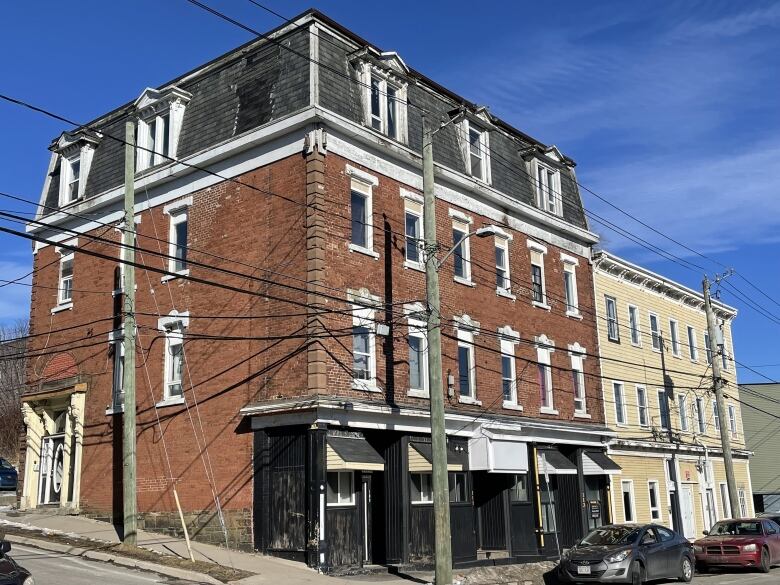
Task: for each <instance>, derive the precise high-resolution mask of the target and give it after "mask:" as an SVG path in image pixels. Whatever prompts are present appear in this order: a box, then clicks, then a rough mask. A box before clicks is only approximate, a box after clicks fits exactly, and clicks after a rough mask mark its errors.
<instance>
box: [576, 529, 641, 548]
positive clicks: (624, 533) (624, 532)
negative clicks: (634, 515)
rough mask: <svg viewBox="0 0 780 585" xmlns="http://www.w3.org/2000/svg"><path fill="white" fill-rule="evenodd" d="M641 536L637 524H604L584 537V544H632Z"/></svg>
mask: <svg viewBox="0 0 780 585" xmlns="http://www.w3.org/2000/svg"><path fill="white" fill-rule="evenodd" d="M638 536H639V528H637V527H636V526H604V527H602V528H596V530H594V531H592V532H591V533H590V534H588V535H587V536H586V537H585V538H583V539H582V544H584V545H589V546H593V545H605V544H630V543H632V542H634V541H636V539H637V537H638Z"/></svg>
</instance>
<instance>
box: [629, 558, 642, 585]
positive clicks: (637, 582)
mask: <svg viewBox="0 0 780 585" xmlns="http://www.w3.org/2000/svg"><path fill="white" fill-rule="evenodd" d="M644 582H645V568H644V567H643V566H642V563H640V562H639V561H634V562H633V563H631V585H642V584H643V583H644Z"/></svg>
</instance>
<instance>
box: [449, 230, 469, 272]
mask: <svg viewBox="0 0 780 585" xmlns="http://www.w3.org/2000/svg"><path fill="white" fill-rule="evenodd" d="M465 236H466V233H465V232H463V231H461V230H459V229H453V230H452V245H453V246H454V248H455V251H454V252H453V253H452V258H453V263H454V265H455V276H458V277H460V278H468V274H467V273H466V258H465V255H464V251H465V243H464V242H462V240H463V238H464V237H465Z"/></svg>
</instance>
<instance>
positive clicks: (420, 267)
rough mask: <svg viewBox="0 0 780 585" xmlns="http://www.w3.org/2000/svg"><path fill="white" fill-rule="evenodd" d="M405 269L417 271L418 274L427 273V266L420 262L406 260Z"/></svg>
mask: <svg viewBox="0 0 780 585" xmlns="http://www.w3.org/2000/svg"><path fill="white" fill-rule="evenodd" d="M404 268H409V269H411V270H417V271H418V272H425V266H423V265H422V264H421V263H420V262H412V261H411V260H404Z"/></svg>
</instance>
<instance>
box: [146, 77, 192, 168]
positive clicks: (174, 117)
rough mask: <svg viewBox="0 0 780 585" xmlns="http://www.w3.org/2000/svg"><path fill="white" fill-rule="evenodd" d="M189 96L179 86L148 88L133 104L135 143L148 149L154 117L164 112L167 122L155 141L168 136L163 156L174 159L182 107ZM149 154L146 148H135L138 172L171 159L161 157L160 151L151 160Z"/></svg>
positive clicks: (182, 119) (179, 131)
mask: <svg viewBox="0 0 780 585" xmlns="http://www.w3.org/2000/svg"><path fill="white" fill-rule="evenodd" d="M191 99H192V94H191V93H189V92H186V91H184V90H183V89H179V88H178V87H169V88H167V89H163V90H157V89H152V88H150V87H147V88H146V89H145V90H144V91H143V93H141V95H140V96H139V97H138V99H136V100H135V103H134V105H135V108H136V112H137V113H138V133H137V140H138V146H144V148H148V147H147V146H145V145H146V144H148V141H149V130H150V128H151V127H152V123H153V122H154V121H155V120H156V119H158V118H162V117H163V116H165V115H167V116H168V125H167V127H165V128H164V134H161V135H158V136H157V137H156V142H157V145H158V146H159V143H160V142H161V141H162V140H163V139H164V138H167V142H168V152H167V154H166V156H168V157H170V158H176V152H177V150H178V144H179V135H180V134H181V128H182V123H183V121H184V110H185V108H186V106H187V104H188V103H189V101H190V100H191ZM154 150H155V151H156V152H159V153H161V152H162V151H161V150H160V149H159V148H158V147H157V146H156V147H155V149H154ZM163 154H165V153H163ZM149 155H150V153H149V152H148V151H147V150H144V149H142V148H138V149H137V159H138V164H137V165H136V170H137V171H142V170H144V169H147V168H149V167H153V166H155V165H157V164H163V163H167V162H171V161H170V160H169V159H167V158H165V157H164V156H161V154H158V155H156V156H153V157H152V158H151V159H150V156H149Z"/></svg>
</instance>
